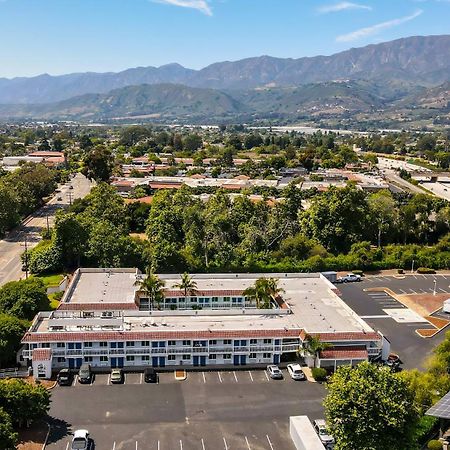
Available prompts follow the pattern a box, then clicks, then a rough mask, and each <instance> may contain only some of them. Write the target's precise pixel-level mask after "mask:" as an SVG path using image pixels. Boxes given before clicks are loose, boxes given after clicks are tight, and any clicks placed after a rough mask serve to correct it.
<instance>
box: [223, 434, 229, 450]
mask: <svg viewBox="0 0 450 450" xmlns="http://www.w3.org/2000/svg"><path fill="white" fill-rule="evenodd" d="M222 439H223V443H224V445H225V450H228V445H227V441H226V439H225V438H224V437H223V438H222Z"/></svg>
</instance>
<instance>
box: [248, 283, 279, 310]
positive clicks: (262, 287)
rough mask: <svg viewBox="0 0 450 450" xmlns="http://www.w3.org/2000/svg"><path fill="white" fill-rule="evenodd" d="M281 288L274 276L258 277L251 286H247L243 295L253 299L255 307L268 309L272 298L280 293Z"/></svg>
mask: <svg viewBox="0 0 450 450" xmlns="http://www.w3.org/2000/svg"><path fill="white" fill-rule="evenodd" d="M281 292H284V290H283V289H281V288H280V287H278V280H277V279H276V278H258V279H257V280H256V281H255V284H254V285H253V286H250V287H248V288H247V289H246V290H245V291H244V292H243V294H244V296H245V297H247V298H249V299H251V300H254V301H255V303H256V307H257V308H262V309H268V308H270V307H271V305H272V302H271V301H272V300H275V298H276V297H277V296H278V295H279V294H280V293H281Z"/></svg>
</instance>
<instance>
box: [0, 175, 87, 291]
mask: <svg viewBox="0 0 450 450" xmlns="http://www.w3.org/2000/svg"><path fill="white" fill-rule="evenodd" d="M70 185H71V186H73V189H70V188H69V186H70ZM91 187H92V183H91V182H90V181H89V180H88V179H87V178H86V177H85V176H84V175H82V174H76V175H75V177H74V178H72V179H71V180H70V182H69V183H67V184H66V185H62V186H61V187H60V188H59V189H58V190H60V192H57V193H56V194H55V196H54V197H52V199H51V200H50V201H49V202H48V203H47V204H46V205H44V206H43V207H42V208H40V209H39V210H37V211H35V212H34V213H33V214H32V215H30V216H29V217H28V218H27V219H26V220H25V221H24V222H22V224H21V225H19V226H18V227H17V228H15V229H14V230H13V231H11V232H10V233H8V234H7V236H6V237H5V239H3V240H1V241H0V286H1V285H3V284H5V283H7V282H8V281H13V280H19V279H20V278H22V277H24V276H25V273H24V272H22V262H21V259H20V256H21V254H22V253H23V251H24V249H25V239H26V241H27V247H28V248H32V247H34V246H35V245H37V243H38V242H39V241H40V240H41V235H40V233H41V230H42V229H43V228H45V227H46V226H47V223H48V226H51V225H52V224H53V221H54V218H55V214H56V211H58V210H59V209H61V208H66V207H67V206H68V205H69V204H70V203H71V202H72V201H73V200H75V199H77V198H83V197H85V196H86V195H87V194H88V193H89V192H90V190H91ZM59 199H60V200H59Z"/></svg>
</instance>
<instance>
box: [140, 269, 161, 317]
mask: <svg viewBox="0 0 450 450" xmlns="http://www.w3.org/2000/svg"><path fill="white" fill-rule="evenodd" d="M134 284H135V285H137V286H139V291H141V292H142V293H143V294H144V295H145V296H147V297H148V300H149V303H150V305H151V309H153V305H154V304H155V303H156V304H157V305H158V309H161V302H162V301H163V300H164V286H165V285H166V283H165V281H163V280H161V278H159V277H158V275H156V274H155V273H153V269H152V268H148V269H147V274H146V277H145V278H142V279H140V280H136V282H135V283H134Z"/></svg>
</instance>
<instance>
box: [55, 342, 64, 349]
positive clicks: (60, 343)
mask: <svg viewBox="0 0 450 450" xmlns="http://www.w3.org/2000/svg"><path fill="white" fill-rule="evenodd" d="M65 346H66V344H65V342H57V343H56V348H64V347H65Z"/></svg>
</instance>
